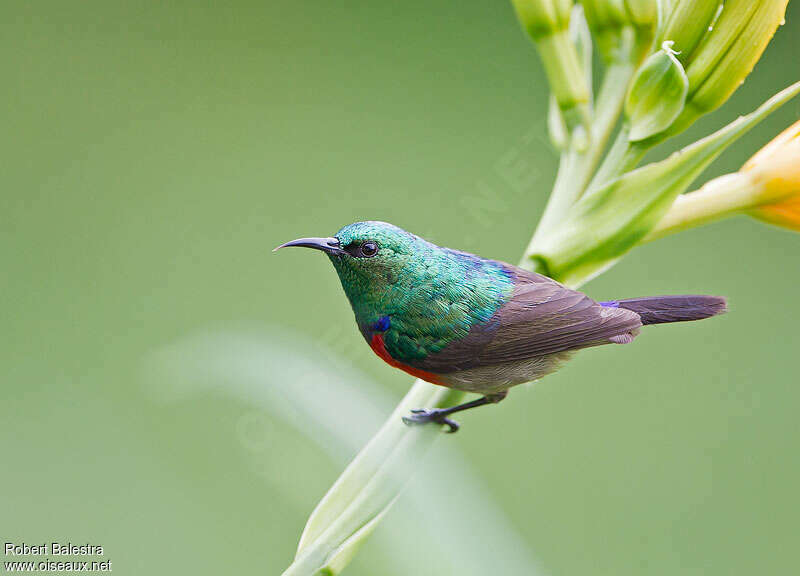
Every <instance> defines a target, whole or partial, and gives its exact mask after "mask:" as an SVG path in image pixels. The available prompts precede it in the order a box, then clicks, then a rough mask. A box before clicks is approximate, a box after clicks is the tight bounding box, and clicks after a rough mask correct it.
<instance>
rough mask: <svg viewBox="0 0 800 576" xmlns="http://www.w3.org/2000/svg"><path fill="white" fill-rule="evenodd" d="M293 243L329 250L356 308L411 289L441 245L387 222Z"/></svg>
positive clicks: (350, 227)
mask: <svg viewBox="0 0 800 576" xmlns="http://www.w3.org/2000/svg"><path fill="white" fill-rule="evenodd" d="M290 246H300V247H304V248H313V249H315V250H321V251H323V252H325V253H326V254H327V255H328V257H329V258H330V260H331V262H333V266H334V267H335V268H336V271H337V272H338V274H339V278H340V280H341V282H342V286H343V287H344V290H345V292H346V293H347V296H348V298H350V301H351V303H352V304H353V307H354V308H358V307H359V305H360V304H361V303H364V304H370V303H379V302H380V301H382V300H384V299H388V298H392V297H395V296H396V294H397V293H398V292H403V291H408V289H409V288H410V287H411V285H413V283H414V282H415V280H417V279H419V275H420V274H421V273H422V272H423V271H424V269H425V268H426V267H427V266H429V262H430V258H431V256H433V257H434V260H435V259H436V258H435V254H436V252H437V251H439V248H438V247H437V246H435V245H433V244H431V243H430V242H427V241H425V240H423V239H422V238H419V237H418V236H415V235H413V234H411V233H410V232H406V231H405V230H403V229H402V228H398V227H397V226H394V225H392V224H388V223H386V222H377V221H368V222H356V223H354V224H349V225H347V226H345V227H344V228H342V229H341V230H339V231H338V232H337V233H336V235H335V236H331V237H329V238H298V239H297V240H292V241H291V242H286V243H285V244H281V245H280V246H278V247H277V248H275V250H278V249H280V248H286V247H290Z"/></svg>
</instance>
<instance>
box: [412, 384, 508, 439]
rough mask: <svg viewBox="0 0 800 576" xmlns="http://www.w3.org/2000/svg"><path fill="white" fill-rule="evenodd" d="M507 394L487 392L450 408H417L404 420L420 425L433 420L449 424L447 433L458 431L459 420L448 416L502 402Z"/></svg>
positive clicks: (437, 422) (505, 392)
mask: <svg viewBox="0 0 800 576" xmlns="http://www.w3.org/2000/svg"><path fill="white" fill-rule="evenodd" d="M507 394H508V391H503V392H498V393H497V394H487V395H486V396H484V397H482V398H478V399H476V400H472V401H470V402H464V403H463V404H458V405H456V406H451V407H450V408H434V409H433V410H426V409H424V408H417V409H415V410H412V411H411V415H410V416H403V422H405V423H406V424H407V425H408V426H419V425H420V424H430V423H431V422H434V423H436V424H447V426H448V427H449V429H448V430H447V433H448V434H452V433H453V432H458V428H459V425H458V422H456V421H455V420H451V419H450V418H448V416H450V415H451V414H455V413H456V412H462V411H463V410H469V409H470V408H477V407H478V406H483V405H484V404H497V403H498V402H500V400H502V399H503V398H505V397H506V395H507Z"/></svg>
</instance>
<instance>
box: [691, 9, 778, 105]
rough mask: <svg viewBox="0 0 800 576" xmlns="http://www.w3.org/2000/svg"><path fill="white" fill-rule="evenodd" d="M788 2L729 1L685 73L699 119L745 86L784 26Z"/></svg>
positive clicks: (692, 103) (692, 102)
mask: <svg viewBox="0 0 800 576" xmlns="http://www.w3.org/2000/svg"><path fill="white" fill-rule="evenodd" d="M787 3H788V0H763V1H761V2H754V1H753V0H728V1H727V2H726V3H725V7H724V8H723V9H722V13H721V14H720V17H719V20H718V21H717V23H716V24H715V26H714V29H713V30H712V31H711V32H710V33H709V34H708V36H707V38H706V39H704V40H703V43H702V45H701V47H700V48H699V50H698V52H697V54H696V55H695V56H693V57H692V61H691V63H690V64H689V66H688V67H687V69H686V74H687V76H688V77H689V86H690V98H689V100H690V103H691V106H692V108H694V110H695V111H696V113H697V114H698V115H700V114H705V113H707V112H710V111H712V110H715V109H716V108H718V107H719V106H721V105H722V104H723V103H724V102H725V101H726V100H727V99H728V98H729V97H730V96H731V94H733V92H734V91H735V90H736V89H737V88H738V87H739V86H740V85H741V84H742V82H744V79H745V78H746V77H747V75H748V74H750V71H751V70H752V69H753V67H754V66H755V64H756V62H758V60H759V58H761V54H763V52H764V50H765V49H766V47H767V44H769V41H770V40H771V39H772V36H773V35H774V34H775V31H776V30H777V29H778V26H779V25H780V24H781V23H782V22H783V18H784V15H785V13H786V5H787Z"/></svg>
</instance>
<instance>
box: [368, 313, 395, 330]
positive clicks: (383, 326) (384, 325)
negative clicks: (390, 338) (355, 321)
mask: <svg viewBox="0 0 800 576" xmlns="http://www.w3.org/2000/svg"><path fill="white" fill-rule="evenodd" d="M391 325H392V321H391V320H390V319H389V317H388V316H381V317H380V318H379V319H378V321H377V322H375V324H373V325H372V329H373V330H375V331H376V332H386V331H387V330H388V329H389V326H391Z"/></svg>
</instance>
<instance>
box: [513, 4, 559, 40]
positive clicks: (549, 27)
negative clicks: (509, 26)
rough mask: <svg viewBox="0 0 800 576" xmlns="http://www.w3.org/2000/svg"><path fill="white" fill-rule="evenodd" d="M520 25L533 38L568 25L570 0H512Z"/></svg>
mask: <svg viewBox="0 0 800 576" xmlns="http://www.w3.org/2000/svg"><path fill="white" fill-rule="evenodd" d="M512 3H513V4H514V8H515V9H516V11H517V17H518V18H519V21H520V23H521V24H522V27H523V28H525V30H526V31H527V32H528V34H529V35H530V36H531V38H533V39H534V40H538V39H539V38H542V37H544V36H549V35H551V34H555V33H556V32H560V31H564V30H566V29H567V28H568V27H569V15H570V10H572V0H512Z"/></svg>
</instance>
